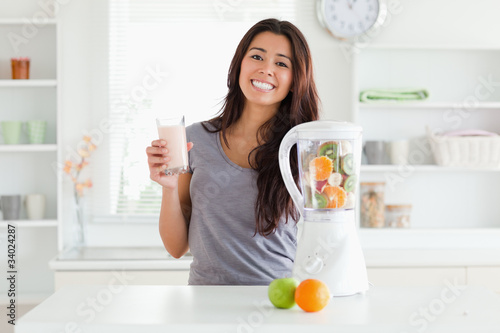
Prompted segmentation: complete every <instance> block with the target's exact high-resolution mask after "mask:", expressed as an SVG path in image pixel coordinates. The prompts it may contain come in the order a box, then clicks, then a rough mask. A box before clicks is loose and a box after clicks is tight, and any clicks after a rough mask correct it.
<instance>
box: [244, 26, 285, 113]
mask: <svg viewBox="0 0 500 333" xmlns="http://www.w3.org/2000/svg"><path fill="white" fill-rule="evenodd" d="M291 57H292V47H291V45H290V42H289V41H288V39H287V38H286V37H285V36H281V35H276V34H274V33H272V32H268V31H266V32H262V33H260V34H258V35H257V36H255V37H254V39H253V40H252V42H251V43H250V46H249V48H248V51H247V53H246V54H245V56H244V57H243V60H242V62H241V71H240V78H239V84H240V87H241V90H242V91H243V94H244V95H245V98H246V104H247V106H248V104H249V103H250V104H254V105H255V106H271V107H274V108H276V109H278V107H279V105H280V103H281V101H282V100H283V99H285V97H286V96H287V95H288V93H289V92H290V89H291V88H292V78H293V72H292V71H293V68H292V60H291Z"/></svg>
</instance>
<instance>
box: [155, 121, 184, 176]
mask: <svg viewBox="0 0 500 333" xmlns="http://www.w3.org/2000/svg"><path fill="white" fill-rule="evenodd" d="M156 125H157V126H158V136H159V138H160V139H161V140H165V141H166V142H167V145H166V147H167V149H168V156H169V157H170V161H169V162H168V163H167V168H166V169H165V174H166V175H167V176H171V175H175V174H181V173H186V172H187V171H188V169H189V162H188V152H187V140H186V127H185V122H184V116H180V117H175V118H157V119H156Z"/></svg>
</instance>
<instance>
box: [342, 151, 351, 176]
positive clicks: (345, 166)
mask: <svg viewBox="0 0 500 333" xmlns="http://www.w3.org/2000/svg"><path fill="white" fill-rule="evenodd" d="M341 167H342V171H343V172H344V173H345V174H346V175H352V174H353V173H354V157H353V156H352V154H347V155H345V156H344V157H342V162H341Z"/></svg>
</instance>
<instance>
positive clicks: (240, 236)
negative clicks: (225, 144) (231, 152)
mask: <svg viewBox="0 0 500 333" xmlns="http://www.w3.org/2000/svg"><path fill="white" fill-rule="evenodd" d="M208 126H209V128H211V127H210V124H208ZM186 133H187V139H188V142H189V141H191V142H193V143H194V146H193V149H191V151H190V152H189V167H190V170H191V171H190V172H192V174H193V176H192V178H191V186H190V192H191V202H192V213H191V220H190V223H189V248H190V251H191V253H192V255H193V263H192V264H191V269H190V273H189V284H190V285H267V284H269V283H270V282H271V281H272V280H273V279H276V278H281V277H290V276H291V273H292V266H293V260H294V257H295V250H296V247H297V240H296V235H297V227H296V224H295V221H293V220H292V219H289V222H288V223H286V224H285V223H284V218H283V219H282V221H281V222H280V225H279V227H278V229H277V230H276V232H275V233H273V234H272V235H270V236H267V237H263V236H261V235H260V234H259V233H257V234H255V236H254V233H255V213H254V210H255V201H256V198H257V192H258V191H257V183H256V180H257V172H256V171H255V170H253V169H248V168H242V167H240V166H238V165H237V164H235V163H233V162H232V161H231V160H230V159H229V158H228V157H227V156H226V154H225V153H224V150H223V149H222V146H221V142H220V137H219V133H210V132H208V131H206V130H205V129H204V128H203V126H202V125H201V123H195V124H193V125H191V126H189V127H187V129H186Z"/></svg>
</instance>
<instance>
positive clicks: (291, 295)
mask: <svg viewBox="0 0 500 333" xmlns="http://www.w3.org/2000/svg"><path fill="white" fill-rule="evenodd" d="M298 285H299V281H298V280H297V279H294V278H282V279H276V280H273V281H272V282H271V283H270V284H269V288H268V289H267V296H268V297H269V300H270V301H271V303H273V305H274V306H275V307H277V308H280V309H290V308H291V307H293V306H294V305H295V289H296V288H297V286H298Z"/></svg>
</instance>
